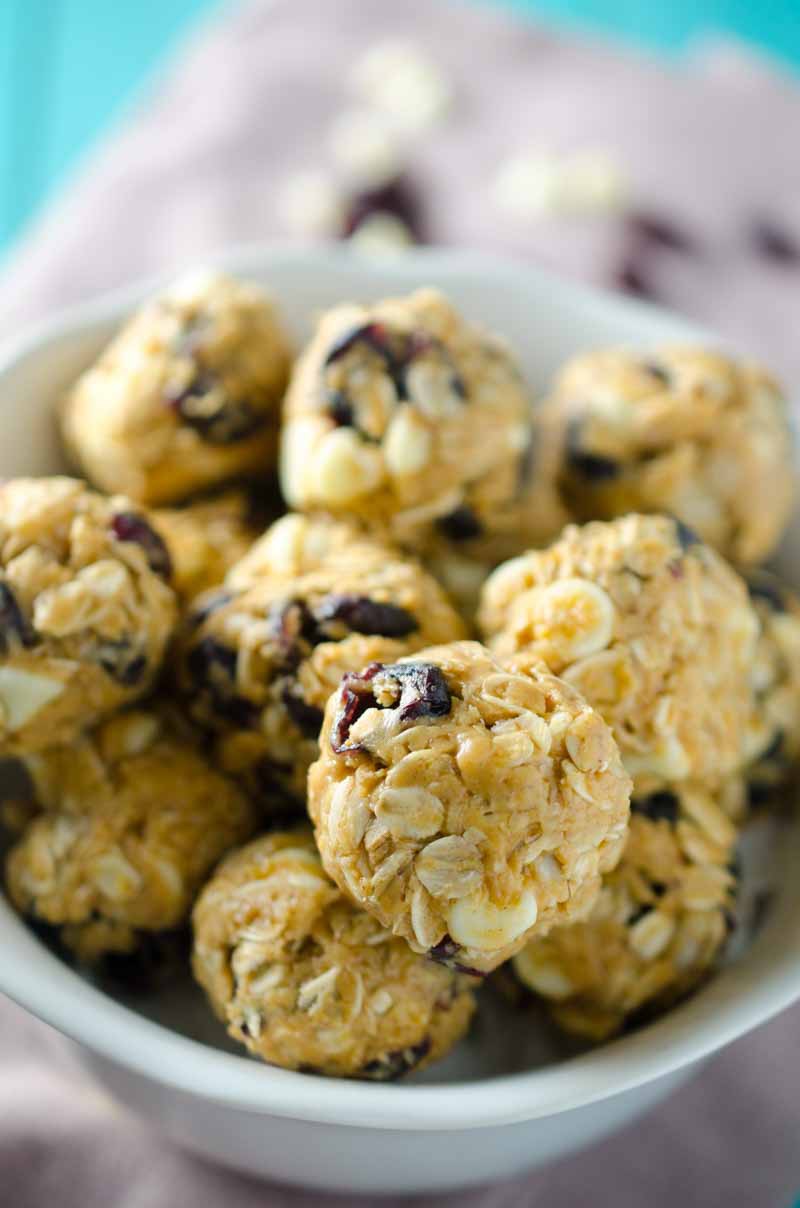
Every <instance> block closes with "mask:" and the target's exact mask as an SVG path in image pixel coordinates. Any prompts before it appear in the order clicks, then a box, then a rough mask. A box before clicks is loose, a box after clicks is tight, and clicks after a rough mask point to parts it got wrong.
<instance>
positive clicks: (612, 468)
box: [547, 348, 794, 563]
mask: <svg viewBox="0 0 800 1208" xmlns="http://www.w3.org/2000/svg"><path fill="white" fill-rule="evenodd" d="M547 411H548V412H549V413H550V415H551V417H552V419H553V421H554V422H555V424H556V426H558V427H560V428H561V431H562V441H563V458H562V469H561V476H560V483H561V487H562V490H563V494H564V498H565V501H566V503H567V505H568V507H569V508H570V510H571V511H572V512H573V514H574V516H575V518H576V519H579V520H592V519H611V518H612V517H614V516H620V515H623V514H624V513H625V512H658V511H661V512H670V513H672V514H673V515H675V516H679V517H680V519H681V520H683V521H684V522H685V523H686V524H688V525H690V526H691V527H692V528H693V529H695V530H696V532H697V533H698V534H699V535H700V536H701V537H702V538H703V540H705V541H707V542H708V543H709V544H711V545H713V546H715V547H716V548H717V549H719V550H721V552H722V553H724V554H725V555H726V556H728V557H730V558H731V559H732V560H733V561H734V562H737V563H754V562H759V561H762V560H763V559H764V558H766V557H767V556H768V555H769V554H770V552H771V551H772V550H773V548H774V547H775V545H776V544H777V542H778V540H779V539H780V536H781V533H782V531H783V528H784V526H785V524H786V521H787V519H788V515H789V511H790V508H791V504H792V499H793V496H794V483H793V474H792V460H791V440H790V435H789V428H788V419H787V409H786V403H785V401H784V399H783V397H782V395H781V392H780V389H779V387H778V386H777V384H776V383H775V382H774V381H773V380H772V379H771V378H770V377H769V376H768V375H767V374H766V373H765V372H764V371H763V370H761V369H759V368H758V367H756V366H754V365H752V364H748V363H737V362H735V361H732V360H730V359H728V358H726V357H723V356H722V355H719V354H717V353H713V352H707V351H704V350H702V349H698V348H661V349H655V350H654V351H653V352H652V353H651V354H646V355H645V354H642V353H641V352H629V351H625V350H624V349H607V350H602V351H599V352H590V353H584V354H583V355H581V356H578V357H576V358H575V359H574V360H573V361H571V362H570V363H569V364H568V365H566V366H565V367H564V369H563V370H562V372H561V374H560V376H559V377H558V379H557V381H556V384H555V389H554V391H553V395H552V397H551V399H550V400H549V402H548V404H547Z"/></svg>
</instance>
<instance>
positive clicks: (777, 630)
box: [747, 570, 800, 804]
mask: <svg viewBox="0 0 800 1208" xmlns="http://www.w3.org/2000/svg"><path fill="white" fill-rule="evenodd" d="M747 585H748V588H749V590H750V599H751V600H752V602H753V607H754V608H755V610H756V613H757V615H758V620H759V625H760V632H759V638H758V643H757V646H756V654H755V660H754V662H753V666H752V670H751V682H752V688H753V708H752V714H751V719H750V725H749V727H748V736H747V755H748V764H749V766H748V769H747V778H748V781H749V783H750V793H751V797H752V798H753V804H758V803H760V802H761V801H763V800H766V799H767V798H772V796H773V791H774V789H775V788H776V787H778V786H780V785H782V784H784V783H785V782H787V781H788V780H789V779H790V778H791V777H792V775H793V774H794V773H796V772H797V764H798V762H799V761H800V600H798V598H797V596H796V595H795V594H794V593H793V592H792V591H790V590H789V588H788V587H787V586H786V585H785V584H784V583H781V581H780V580H779V579H777V578H776V577H775V576H774V575H771V574H769V573H768V572H767V571H763V570H753V571H751V572H749V574H748V576H747Z"/></svg>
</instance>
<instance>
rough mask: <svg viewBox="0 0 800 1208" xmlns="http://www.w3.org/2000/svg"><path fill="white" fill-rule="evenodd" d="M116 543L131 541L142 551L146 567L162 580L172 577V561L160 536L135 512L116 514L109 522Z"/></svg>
mask: <svg viewBox="0 0 800 1208" xmlns="http://www.w3.org/2000/svg"><path fill="white" fill-rule="evenodd" d="M111 531H112V533H113V534H114V536H115V537H116V539H117V541H132V542H134V543H135V544H136V545H140V546H141V547H142V549H143V550H144V556H145V558H146V559H147V565H148V566H149V567H150V569H151V570H152V571H154V572H155V573H156V574H157V575H161V576H162V577H163V578H164V579H169V578H171V576H172V559H171V558H170V556H169V551H168V549H167V547H166V545H165V544H164V541H163V539H162V537H161V536H159V534H158V533H157V532H156V531H155V529H154V528H153V527H152V525H150V524H149V523H148V522H147V521H146V520H145V518H144V516H140V515H138V513H137V512H117V514H116V516H114V518H113V519H112V521H111Z"/></svg>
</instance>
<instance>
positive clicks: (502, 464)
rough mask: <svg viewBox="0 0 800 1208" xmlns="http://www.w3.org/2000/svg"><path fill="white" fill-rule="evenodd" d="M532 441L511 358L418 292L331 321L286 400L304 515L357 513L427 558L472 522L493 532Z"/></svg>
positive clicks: (295, 493)
mask: <svg viewBox="0 0 800 1208" xmlns="http://www.w3.org/2000/svg"><path fill="white" fill-rule="evenodd" d="M530 442H531V404H530V399H529V396H528V393H527V390H526V388H525V385H524V383H523V382H522V379H521V377H520V374H519V370H518V369H517V366H516V364H515V362H514V360H513V359H512V357H511V355H510V354H509V352H508V351H507V349H506V348H505V347H504V346H503V345H501V344H500V343H499V342H498V341H497V340H496V339H495V338H494V337H492V336H489V335H487V334H486V333H485V332H482V331H480V330H478V329H477V328H475V327H473V326H471V325H470V324H468V323H467V322H466V321H465V320H464V319H463V318H462V317H461V316H460V315H459V314H458V313H457V312H456V311H455V310H454V309H453V307H452V306H451V305H450V303H449V302H448V301H447V299H446V298H445V297H443V295H442V294H440V293H438V292H436V291H435V290H430V289H426V290H419V291H418V292H416V293H414V294H411V295H409V296H407V297H404V298H396V299H389V300H385V301H382V302H377V303H375V304H373V305H371V306H367V307H363V306H351V305H345V306H337V307H335V308H334V309H333V310H330V311H328V313H327V314H326V315H324V316H323V318H322V321H321V322H320V325H319V327H318V329H317V332H316V335H315V336H314V338H313V340H312V341H311V343H310V344H309V346H308V347H307V349H306V351H305V352H304V353H303V355H302V356H301V358H300V360H299V362H298V363H297V366H296V368H295V371H294V373H293V376H292V381H291V383H290V386H289V390H288V393H287V396H286V401H285V404H284V429H283V434H282V451H281V480H282V485H283V491H284V495H285V497H286V499H287V500H288V501H289V503H290V504H291V505H292V506H293V507H295V508H298V509H300V510H302V511H309V510H313V509H315V508H316V509H322V510H325V511H329V512H332V513H335V514H339V515H352V516H355V517H357V518H359V519H361V520H363V521H365V522H366V523H367V524H369V525H371V526H373V527H376V528H378V529H382V530H384V531H386V532H388V533H389V534H390V536H391V537H392V539H394V540H396V541H398V542H400V543H401V544H404V545H411V546H412V547H415V548H416V546H417V544H418V542H419V540H420V539H421V537H422V536H424V535H426V534H429V533H431V532H432V531H435V528H436V525H437V524H439V525H442V526H444V527H445V528H446V527H447V526H448V525H449V524H458V523H459V518H460V517H461V516H462V515H464V514H467V515H468V516H469V517H470V523H471V524H473V525H479V526H480V528H481V530H484V529H485V530H486V531H487V532H491V531H492V528H493V521H494V517H495V515H496V514H498V513H501V512H502V511H503V509H505V508H506V507H508V506H509V505H510V504H511V503H513V502H514V501H515V500H516V499H517V497H518V494H519V490H520V475H521V473H522V472H523V470H524V467H525V464H526V461H527V456H528V451H529V448H530Z"/></svg>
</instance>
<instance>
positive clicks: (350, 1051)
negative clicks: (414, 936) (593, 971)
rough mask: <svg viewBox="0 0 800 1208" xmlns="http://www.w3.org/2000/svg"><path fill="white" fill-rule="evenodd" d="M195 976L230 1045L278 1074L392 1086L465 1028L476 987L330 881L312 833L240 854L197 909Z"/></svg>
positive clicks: (293, 833) (263, 842)
mask: <svg viewBox="0 0 800 1208" xmlns="http://www.w3.org/2000/svg"><path fill="white" fill-rule="evenodd" d="M194 934H195V941H194V956H193V967H194V974H195V977H196V978H197V980H198V981H199V982H200V985H201V986H202V987H203V989H204V990H205V991H206V993H207V994H208V997H209V999H210V1002H211V1005H212V1007H213V1008H214V1011H215V1013H216V1014H217V1016H218V1017H219V1018H220V1019H221V1020H222V1022H223V1023H224V1024H225V1025H226V1027H227V1029H228V1031H229V1033H230V1034H231V1036H233V1038H234V1039H235V1040H238V1041H239V1042H240V1043H241V1044H244V1045H245V1046H246V1047H247V1049H248V1050H249V1051H250V1052H251V1053H254V1054H255V1055H256V1056H258V1057H261V1058H263V1059H264V1061H268V1062H270V1063H271V1064H272V1065H280V1066H283V1067H284V1068H286V1069H293V1070H302V1071H304V1072H306V1073H315V1074H330V1075H333V1076H336V1077H340V1078H372V1079H383V1080H387V1079H394V1078H399V1077H400V1076H401V1075H403V1074H406V1073H409V1072H410V1071H411V1070H417V1069H421V1068H422V1067H423V1066H426V1065H430V1063H431V1062H433V1061H436V1060H437V1059H438V1058H440V1057H443V1056H444V1055H445V1054H446V1053H447V1052H449V1050H450V1049H451V1048H452V1047H453V1045H454V1044H456V1042H457V1041H458V1040H460V1039H461V1037H462V1036H463V1035H464V1033H465V1032H466V1030H467V1027H468V1025H469V1021H470V1018H471V1016H472V1013H473V1010H474V1007H475V1002H474V998H473V996H472V993H471V991H470V989H469V985H470V979H469V978H466V977H463V976H459V975H457V974H454V973H451V972H450V971H449V970H448V969H442V968H440V967H439V966H437V965H434V964H432V963H431V962H430V961H427V960H424V959H423V958H421V957H419V956H416V955H415V954H414V953H413V952H412V951H411V949H410V948H409V947H408V945H407V944H405V943H404V942H403V941H402V940H399V939H395V938H393V937H392V936H391V935H389V934H388V933H387V932H386V931H384V930H383V928H382V927H381V926H380V925H379V924H378V923H376V922H375V920H374V919H373V918H371V917H370V916H369V915H368V914H365V913H364V912H363V911H361V910H358V909H357V907H355V906H353V904H352V903H351V902H349V901H348V899H347V898H346V897H345V896H344V894H342V893H341V892H340V891H339V889H338V888H337V887H336V886H335V885H334V884H333V882H332V881H331V880H330V879H329V878H328V877H327V876H326V875H325V872H324V870H323V868H322V865H321V863H320V859H319V855H318V854H317V850H316V848H315V847H314V840H313V837H312V834H311V828H310V827H308V826H301V827H299V828H297V829H294V830H288V831H282V832H273V833H271V834H268V835H265V836H263V837H262V838H260V839H256V840H255V841H254V842H252V843H250V844H248V846H247V847H244V848H242V849H241V850H240V851H236V852H233V853H232V854H231V855H230V856H228V858H227V859H226V860H224V861H223V863H222V864H221V865H220V867H219V868H218V869H217V871H216V873H215V874H214V876H213V877H212V879H211V880H210V881H209V883H208V884H207V885H206V887H205V889H204V890H203V892H202V893H201V895H200V898H199V899H198V902H197V905H196V907H195V911H194Z"/></svg>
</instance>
